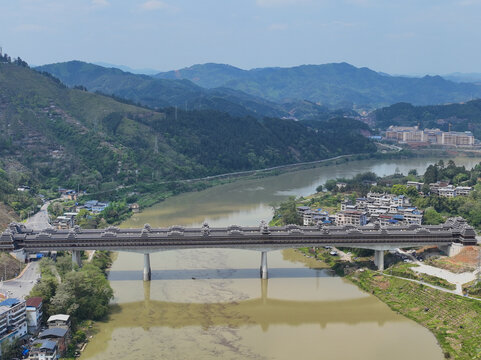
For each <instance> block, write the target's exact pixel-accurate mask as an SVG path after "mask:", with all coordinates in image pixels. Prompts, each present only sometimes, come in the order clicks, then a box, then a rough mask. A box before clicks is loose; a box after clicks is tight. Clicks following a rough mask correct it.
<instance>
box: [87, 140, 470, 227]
mask: <svg viewBox="0 0 481 360" xmlns="http://www.w3.org/2000/svg"><path fill="white" fill-rule="evenodd" d="M460 154H464V153H463V152H462V151H461V152H453V151H450V152H448V151H446V150H444V149H434V150H433V149H427V150H424V151H418V152H412V151H409V150H402V151H399V152H387V153H382V152H377V153H370V154H349V155H341V156H336V157H333V158H329V159H322V160H316V161H312V162H305V163H295V164H286V165H281V166H276V167H269V168H264V169H257V170H249V171H242V172H233V173H226V174H219V175H214V176H207V177H203V178H196V179H184V180H173V181H165V182H157V183H153V184H137V185H131V186H128V187H123V188H120V189H114V190H111V191H110V193H108V192H102V193H95V194H89V195H88V197H87V198H88V199H90V198H92V199H93V198H96V196H97V195H100V194H101V198H102V199H104V200H105V201H107V200H108V201H126V200H128V199H129V197H130V198H131V200H132V201H135V202H137V203H138V204H139V205H140V209H141V211H142V210H146V209H148V208H150V207H152V206H154V205H155V204H158V203H161V202H163V201H165V200H167V199H168V198H172V197H173V196H176V195H180V194H185V193H189V192H199V191H203V190H206V189H209V188H212V187H215V186H220V185H226V184H229V183H233V182H236V181H241V180H258V179H263V178H268V177H275V176H279V175H283V174H287V173H292V172H298V171H303V170H309V169H316V168H323V167H328V166H337V165H343V164H347V163H350V162H357V161H362V160H379V161H382V160H384V161H385V160H407V159H422V158H430V157H431V158H432V157H436V158H437V159H440V158H448V157H452V156H458V155H460ZM468 155H469V157H474V155H473V154H468ZM134 190H135V191H134ZM132 191H134V192H135V193H136V194H137V195H135V196H134V197H133V198H132V197H131V196H130V195H129V194H132ZM126 202H128V201H126ZM126 215H127V216H128V217H132V216H133V215H134V213H133V212H132V211H130V212H129V213H128V214H126ZM124 221H125V219H123V220H121V221H114V222H111V223H109V224H110V225H118V224H120V223H122V222H124Z"/></svg>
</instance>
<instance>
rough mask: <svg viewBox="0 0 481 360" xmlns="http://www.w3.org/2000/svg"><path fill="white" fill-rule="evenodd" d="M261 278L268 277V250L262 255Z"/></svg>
mask: <svg viewBox="0 0 481 360" xmlns="http://www.w3.org/2000/svg"><path fill="white" fill-rule="evenodd" d="M261 279H267V251H263V252H262V255H261Z"/></svg>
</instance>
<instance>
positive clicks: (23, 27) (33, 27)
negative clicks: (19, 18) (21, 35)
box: [15, 24, 44, 32]
mask: <svg viewBox="0 0 481 360" xmlns="http://www.w3.org/2000/svg"><path fill="white" fill-rule="evenodd" d="M42 30H44V27H43V26H40V25H37V24H20V25H18V26H16V27H15V31H18V32H38V31H42Z"/></svg>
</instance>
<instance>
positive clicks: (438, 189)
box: [429, 181, 473, 197]
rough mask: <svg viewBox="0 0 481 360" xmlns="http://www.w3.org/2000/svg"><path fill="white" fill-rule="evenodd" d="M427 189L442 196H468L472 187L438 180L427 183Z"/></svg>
mask: <svg viewBox="0 0 481 360" xmlns="http://www.w3.org/2000/svg"><path fill="white" fill-rule="evenodd" d="M429 190H430V191H431V193H432V194H437V195H439V196H443V197H456V196H468V195H469V193H470V192H471V191H473V188H472V187H470V186H456V187H454V186H453V185H450V184H449V183H448V182H446V181H438V182H436V183H431V184H429Z"/></svg>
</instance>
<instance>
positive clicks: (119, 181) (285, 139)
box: [0, 63, 375, 191]
mask: <svg viewBox="0 0 481 360" xmlns="http://www.w3.org/2000/svg"><path fill="white" fill-rule="evenodd" d="M112 73H113V74H117V73H120V71H119V70H114V71H112ZM136 80H137V78H136V77H131V76H130V75H129V77H127V78H126V79H125V81H130V83H135V81H136ZM153 81H154V82H157V81H158V80H153ZM165 81H166V82H168V83H169V81H167V80H165ZM160 82H161V83H162V82H163V81H160ZM185 82H186V83H187V85H186V87H187V88H195V87H196V85H193V84H191V83H190V82H188V81H185ZM178 83H179V84H180V85H182V84H183V82H178ZM0 84H1V87H0V129H1V131H0V168H4V169H6V170H7V171H9V172H11V171H14V172H15V171H21V172H26V173H29V174H30V176H31V177H32V178H35V179H37V180H42V181H43V182H44V183H45V184H48V186H74V187H75V186H76V185H75V184H78V183H81V184H83V186H85V187H88V188H89V189H90V190H91V191H93V190H98V189H100V188H101V187H102V186H103V184H106V183H113V184H114V185H113V186H117V185H128V184H133V183H137V182H155V181H159V180H173V179H176V180H177V179H182V178H184V179H186V178H193V177H201V176H207V175H215V174H219V173H226V172H231V171H241V170H251V169H256V168H263V167H270V166H276V165H281V164H288V163H295V162H303V161H313V160H319V159H323V158H326V157H330V156H336V155H340V154H347V153H355V152H372V151H375V146H374V145H373V144H372V143H371V142H370V141H369V140H368V139H366V138H365V137H364V136H362V135H361V134H360V132H364V133H366V132H367V133H369V128H368V127H367V125H365V124H363V123H361V122H358V121H355V120H351V119H339V120H334V121H332V122H331V123H328V124H329V125H328V126H326V128H324V129H320V130H318V129H312V128H309V127H307V126H304V125H303V124H302V123H301V122H296V121H293V120H280V119H276V118H263V119H257V118H254V117H251V116H244V117H233V116H231V115H229V114H227V113H226V112H220V111H214V110H202V111H199V110H196V111H183V110H180V109H177V110H176V109H174V108H167V109H163V110H161V111H154V110H150V109H146V108H142V107H137V106H133V105H129V104H126V103H123V102H119V101H117V100H115V99H113V98H111V97H108V96H104V95H99V94H95V93H91V92H87V91H83V90H79V89H69V88H67V87H65V85H63V84H62V83H60V82H59V81H58V80H57V79H55V78H52V77H51V76H50V75H49V76H47V75H44V74H40V73H38V72H37V71H33V70H31V69H29V68H28V67H25V66H20V65H15V64H10V63H7V64H2V63H0ZM341 134H342V135H343V136H340V135H341ZM114 179H115V180H114Z"/></svg>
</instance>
